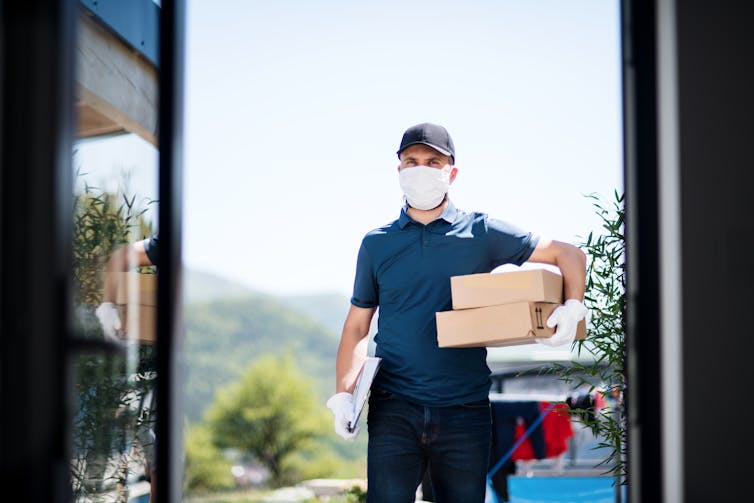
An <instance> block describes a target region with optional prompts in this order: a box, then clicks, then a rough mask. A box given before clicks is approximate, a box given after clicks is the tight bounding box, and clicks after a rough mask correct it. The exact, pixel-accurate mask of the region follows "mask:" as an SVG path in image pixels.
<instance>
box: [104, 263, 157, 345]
mask: <svg viewBox="0 0 754 503" xmlns="http://www.w3.org/2000/svg"><path fill="white" fill-rule="evenodd" d="M113 274H114V275H115V277H114V278H113V280H114V281H115V282H116V284H117V290H116V294H115V305H116V306H117V308H118V311H119V312H120V321H121V325H122V330H123V332H124V334H123V338H124V339H128V340H138V341H141V342H154V341H156V340H157V275H156V274H140V273H138V272H120V273H113Z"/></svg>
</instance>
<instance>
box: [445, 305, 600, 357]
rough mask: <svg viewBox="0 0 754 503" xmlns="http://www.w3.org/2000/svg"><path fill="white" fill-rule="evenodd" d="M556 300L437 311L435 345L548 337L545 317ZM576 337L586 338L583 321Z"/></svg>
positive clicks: (459, 345)
mask: <svg viewBox="0 0 754 503" xmlns="http://www.w3.org/2000/svg"><path fill="white" fill-rule="evenodd" d="M559 305H560V304H559V303H554V302H513V303H510V304H500V305H496V306H487V307H478V308H471V309H461V310H458V311H455V310H454V311H443V312H439V313H436V316H435V320H436V323H437V345H438V346H440V347H441V348H454V347H455V348H463V347H499V346H516V345H521V344H533V343H535V342H536V341H535V340H534V338H535V337H551V336H552V335H553V334H554V333H555V329H552V328H548V327H547V325H546V322H547V318H548V317H549V316H550V314H552V312H553V311H554V310H555V308H556V307H558V306H559ZM576 339H586V323H585V322H584V320H582V321H580V322H579V325H578V329H577V332H576Z"/></svg>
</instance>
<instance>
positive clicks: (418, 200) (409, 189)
mask: <svg viewBox="0 0 754 503" xmlns="http://www.w3.org/2000/svg"><path fill="white" fill-rule="evenodd" d="M398 180H399V182H400V184H401V189H402V190H403V194H404V195H405V196H406V200H407V201H408V204H409V205H411V207H412V208H416V209H417V210H431V209H432V208H436V207H437V206H439V204H440V203H441V202H442V200H443V199H444V198H445V194H447V193H448V189H449V188H450V172H449V171H446V170H444V169H437V168H430V167H429V166H414V167H410V168H403V169H401V170H400V171H399V172H398Z"/></svg>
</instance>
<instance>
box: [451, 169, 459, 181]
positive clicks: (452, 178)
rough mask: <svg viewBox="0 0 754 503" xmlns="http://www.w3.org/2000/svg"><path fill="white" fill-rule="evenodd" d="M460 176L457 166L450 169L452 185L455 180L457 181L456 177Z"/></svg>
mask: <svg viewBox="0 0 754 503" xmlns="http://www.w3.org/2000/svg"><path fill="white" fill-rule="evenodd" d="M457 174H458V168H456V167H455V166H451V167H450V183H453V180H455V179H456V175H457Z"/></svg>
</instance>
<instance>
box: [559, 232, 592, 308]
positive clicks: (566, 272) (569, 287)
mask: <svg viewBox="0 0 754 503" xmlns="http://www.w3.org/2000/svg"><path fill="white" fill-rule="evenodd" d="M561 246H562V245H561ZM557 266H558V268H559V269H560V272H561V273H562V275H563V294H564V296H565V299H566V300H568V299H576V300H579V301H581V300H584V290H585V288H586V255H585V254H584V252H583V251H581V249H579V248H577V247H576V246H573V245H566V246H565V247H564V250H563V252H562V253H560V254H558V259H557Z"/></svg>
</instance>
